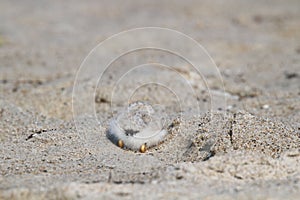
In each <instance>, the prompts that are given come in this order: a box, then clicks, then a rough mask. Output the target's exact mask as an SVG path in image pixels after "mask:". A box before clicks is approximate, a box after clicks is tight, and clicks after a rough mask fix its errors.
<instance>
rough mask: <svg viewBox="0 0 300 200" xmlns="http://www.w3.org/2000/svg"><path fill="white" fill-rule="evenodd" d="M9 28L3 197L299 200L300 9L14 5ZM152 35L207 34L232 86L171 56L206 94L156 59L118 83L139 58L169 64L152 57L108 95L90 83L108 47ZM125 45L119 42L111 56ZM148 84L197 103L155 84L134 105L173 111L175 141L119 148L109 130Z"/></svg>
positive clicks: (0, 152)
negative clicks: (151, 29) (137, 34)
mask: <svg viewBox="0 0 300 200" xmlns="http://www.w3.org/2000/svg"><path fill="white" fill-rule="evenodd" d="M0 24H1V27H0V75H1V77H0V87H1V93H0V97H1V99H0V119H1V120H0V173H1V176H0V199H104V198H106V199H117V198H118V199H120V198H122V199H141V198H143V199H158V198H162V199H167V198H168V199H298V198H299V196H300V26H299V24H300V3H299V1H297V0H288V1H277V0H275V1H272V2H270V1H232V0H230V1H226V2H223V1H201V2H199V1H172V2H171V3H170V2H167V1H160V2H153V1H151V2H150V1H138V2H136V1H126V2H124V1H101V2H98V1H88V2H85V1H72V2H68V1H63V2H61V1H46V2H35V1H30V0H26V1H3V0H2V1H0ZM145 26H157V27H164V28H170V29H175V30H177V31H180V32H183V33H185V34H187V35H188V36H190V37H192V38H194V39H195V40H196V41H198V42H199V43H200V44H201V45H202V46H203V47H204V48H205V49H206V50H207V51H208V53H209V55H210V56H211V57H212V58H213V60H214V61H215V63H216V65H217V66H218V69H219V71H220V74H221V77H222V81H223V84H222V85H220V82H219V79H218V78H219V77H216V76H214V75H212V74H211V71H209V70H204V76H205V77H204V78H205V81H206V83H207V84H208V85H209V86H210V90H209V91H208V90H207V89H205V87H204V85H205V84H204V82H203V80H202V79H201V78H199V77H198V76H196V75H195V73H194V71H193V70H192V68H189V66H188V65H183V64H182V61H180V60H178V59H175V58H173V57H172V58H171V59H170V60H164V61H167V62H170V63H171V65H172V67H174V69H176V70H177V71H178V72H179V74H181V76H180V77H181V78H183V79H184V80H187V81H188V83H191V86H192V88H193V89H194V90H195V91H197V94H198V96H197V97H198V98H193V95H192V94H191V93H190V91H189V90H186V88H185V87H184V85H183V84H181V82H180V79H176V78H174V77H175V75H174V74H173V75H172V73H173V72H170V70H166V69H161V68H159V67H158V68H157V67H156V66H155V65H153V64H149V65H148V68H147V70H146V71H143V70H141V71H138V70H137V71H133V72H132V73H130V74H128V76H124V77H125V78H124V79H122V81H120V83H121V84H120V86H119V87H114V86H115V85H114V83H115V82H116V81H118V78H120V77H118V75H120V76H121V75H124V70H125V69H127V68H126V66H130V65H131V64H132V62H133V60H134V61H135V62H142V63H143V62H144V63H145V62H147V61H149V60H155V59H157V58H165V57H164V52H159V53H158V54H157V52H155V51H151V50H147V51H143V52H137V54H135V55H133V56H135V57H130V56H131V55H128V56H129V57H127V59H123V58H122V59H119V60H118V62H115V63H113V65H112V67H111V69H110V70H108V71H107V72H106V74H105V75H104V77H103V79H101V81H100V82H99V84H98V85H96V86H95V85H93V84H94V81H95V80H94V79H93V78H90V77H87V78H82V79H79V80H78V79H76V75H77V77H78V73H77V72H78V69H79V67H80V65H81V64H82V62H83V60H84V58H85V57H86V56H87V55H88V53H89V52H90V51H91V50H92V49H93V48H94V47H95V46H96V45H97V44H98V43H100V42H101V41H103V40H105V39H106V38H108V37H110V36H111V35H113V34H116V33H119V32H121V31H125V30H128V29H132V28H137V27H145ZM137 40H138V39H137ZM132 42H133V41H123V42H122V43H119V44H120V46H122V45H123V46H126V45H128V46H129V45H131V44H132ZM176 43H178V44H180V41H174V45H176ZM172 45H173V43H172ZM118 48H119V46H118V44H115V46H114V45H112V46H109V49H107V51H105V54H103V58H108V57H109V56H111V55H113V53H114V52H115V51H117V50H119V49H118ZM182 48H183V49H184V48H186V51H187V52H188V53H190V54H191V55H193V53H195V52H189V50H190V49H188V48H187V47H186V46H184V45H183V47H182ZM149 55H150V56H149ZM133 58H134V59H133ZM91 63H92V62H91ZM92 64H94V63H92ZM120 66H122V67H123V68H120ZM97 67H99V68H97ZM91 69H92V72H93V70H95V71H97V70H98V69H104V66H99V63H97V62H96V65H95V67H94V68H91ZM121 69H122V70H123V71H122V70H121ZM125 72H126V70H125ZM148 79H149V80H155V81H159V80H163V81H164V83H166V84H169V85H170V86H172V89H173V91H175V93H176V95H178V96H179V97H180V98H182V102H184V103H182V102H181V104H180V105H181V106H182V107H179V106H178V102H176V98H174V97H175V96H176V95H175V96H174V94H172V93H171V92H170V91H168V88H161V87H159V86H157V85H156V86H147V87H145V88H144V89H141V90H140V92H139V93H137V94H136V95H133V96H132V99H130V100H132V101H135V100H148V101H153V102H155V103H159V104H161V105H163V106H161V107H160V109H158V110H157V111H156V115H157V116H162V117H163V118H164V120H165V121H164V128H165V129H166V130H168V133H169V134H168V135H167V137H166V138H165V140H164V142H163V143H162V144H160V145H158V146H155V147H153V148H150V149H148V150H147V151H146V153H140V152H134V151H130V150H124V149H121V148H118V147H117V146H116V145H114V144H113V143H111V142H110V140H108V139H107V137H106V132H107V130H108V125H109V121H110V120H111V119H112V118H113V117H115V116H117V115H118V113H119V112H121V111H122V109H124V108H125V107H124V106H125V105H126V103H128V102H127V101H128V98H127V97H128V96H127V95H128V93H130V92H131V91H132V90H133V89H134V88H135V85H136V84H137V83H141V82H142V81H143V80H148ZM76 81H77V83H78V81H79V83H80V84H79V86H80V87H77V89H76V90H75V91H76V95H75V103H78V102H79V103H78V104H76V105H75V106H74V104H73V103H74V102H72V95H74V93H73V89H74V88H73V87H74V83H75V86H76ZM223 87H224V90H223ZM114 89H115V90H114ZM112 91H114V94H116V96H114V98H112V97H111V96H110V95H111V94H112ZM208 92H211V93H212V95H213V96H216V97H217V98H216V100H217V102H221V103H222V102H223V100H224V99H223V97H226V106H225V107H222V109H217V110H210V109H209V105H210V103H211V101H210V97H211V96H209V93H208ZM94 93H95V98H94V99H93V102H92V104H91V103H90V102H89V97H90V96H91V95H92V94H94ZM77 100H79V101H77ZM111 103H112V104H111ZM196 103H197V105H199V107H200V111H195V110H196V109H194V108H195V106H194V105H196ZM217 104H218V103H217ZM78 105H79V106H78ZM90 111H91V112H90ZM181 111H182V112H181ZM94 114H95V115H94Z"/></svg>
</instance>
